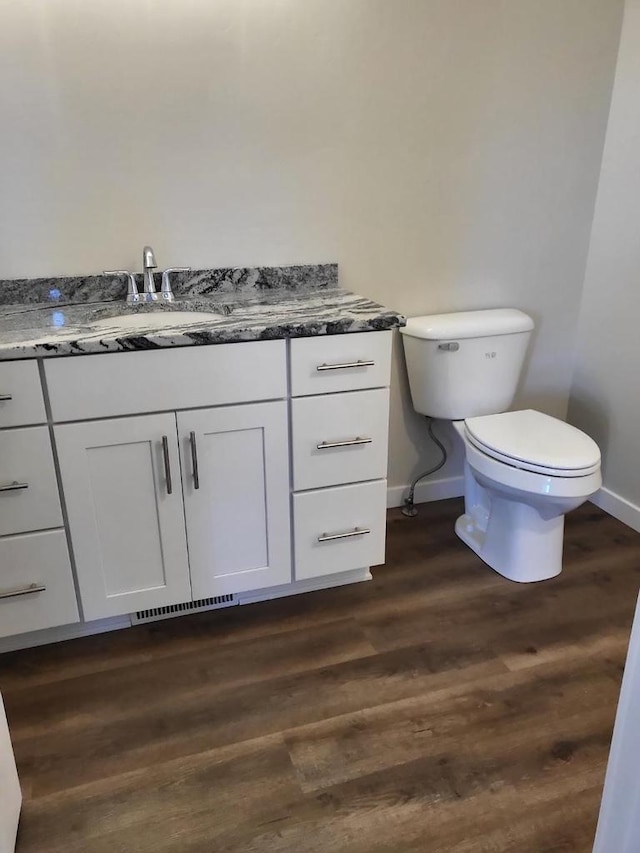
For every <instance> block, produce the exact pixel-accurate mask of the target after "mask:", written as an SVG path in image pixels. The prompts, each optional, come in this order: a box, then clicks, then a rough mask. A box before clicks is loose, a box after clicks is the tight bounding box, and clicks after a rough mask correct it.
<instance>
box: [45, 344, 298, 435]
mask: <svg viewBox="0 0 640 853" xmlns="http://www.w3.org/2000/svg"><path fill="white" fill-rule="evenodd" d="M45 375H46V379H47V387H48V390H49V397H50V400H51V409H52V413H53V419H54V421H74V420H84V419H88V418H106V417H116V416H118V415H131V414H142V413H144V412H163V411H171V410H173V409H191V408H197V407H200V406H218V405H225V404H228V403H244V402H249V401H258V400H275V399H279V398H281V397H285V396H286V393H287V368H286V347H285V342H284V341H251V342H248V343H237V344H218V345H214V346H195V347H181V348H177V349H165V350H153V351H149V350H146V351H145V352H129V353H111V354H105V355H93V356H91V355H88V356H84V357H80V356H74V357H68V358H57V359H51V360H49V361H47V362H45Z"/></svg>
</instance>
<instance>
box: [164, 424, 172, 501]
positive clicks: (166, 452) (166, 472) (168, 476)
mask: <svg viewBox="0 0 640 853" xmlns="http://www.w3.org/2000/svg"><path fill="white" fill-rule="evenodd" d="M162 456H163V458H164V478H165V481H166V484H167V494H168V495H170V494H173V482H172V481H171V459H170V458H169V439H168V437H167V436H166V435H163V436H162Z"/></svg>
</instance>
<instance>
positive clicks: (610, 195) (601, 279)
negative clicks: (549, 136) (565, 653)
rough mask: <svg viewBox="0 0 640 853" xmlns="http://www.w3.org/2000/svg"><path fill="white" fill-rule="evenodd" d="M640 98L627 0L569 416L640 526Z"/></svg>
mask: <svg viewBox="0 0 640 853" xmlns="http://www.w3.org/2000/svg"><path fill="white" fill-rule="evenodd" d="M639 104H640V0H627V3H626V8H625V15H624V26H623V30H622V39H621V42H620V55H619V59H618V66H617V70H616V77H615V84H614V90H613V97H612V101H611V115H610V118H609V126H608V130H607V137H606V143H605V149H604V155H603V162H602V174H601V178H600V185H599V189H598V196H597V203H596V209H595V215H594V220H593V231H592V235H591V245H590V249H589V257H588V265H587V272H586V278H585V285H584V294H583V302H582V311H581V315H580V325H579V334H578V345H577V350H576V370H575V377H574V383H573V389H572V394H571V404H570V409H569V417H570V419H571V421H572V422H573V423H575V424H576V425H577V426H579V427H581V428H582V429H584V430H586V431H587V432H589V433H590V434H591V435H593V437H594V438H595V439H596V440H597V441H598V443H599V444H600V447H601V449H602V453H603V472H604V485H605V488H606V491H605V493H604V494H603V496H602V498H601V501H600V502H601V504H602V505H603V506H605V508H607V509H609V510H610V511H612V512H613V513H614V514H616V515H618V517H620V518H622V520H624V521H626V522H627V523H629V524H632V525H633V526H635V527H636V528H638V529H640V454H639V447H640V443H639V428H640V392H639V391H638V374H639V373H640V109H639V106H638V105H639ZM612 493H613V494H612ZM618 497H619V498H620V500H618Z"/></svg>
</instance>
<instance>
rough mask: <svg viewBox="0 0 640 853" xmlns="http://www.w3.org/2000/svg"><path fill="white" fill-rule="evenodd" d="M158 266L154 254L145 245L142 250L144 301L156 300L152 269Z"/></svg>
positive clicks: (149, 247)
mask: <svg viewBox="0 0 640 853" xmlns="http://www.w3.org/2000/svg"><path fill="white" fill-rule="evenodd" d="M157 266H158V264H157V263H156V256H155V255H154V254H153V249H152V248H151V246H145V247H144V249H143V250H142V278H143V281H144V300H145V302H156V301H157V299H158V294H157V293H156V284H155V281H154V280H153V271H154V269H155V268H156V267H157Z"/></svg>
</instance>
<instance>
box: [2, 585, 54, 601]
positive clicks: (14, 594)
mask: <svg viewBox="0 0 640 853" xmlns="http://www.w3.org/2000/svg"><path fill="white" fill-rule="evenodd" d="M46 589H47V588H46V586H44V584H41V583H32V584H29V586H24V587H20V589H9V590H7V592H0V599H3V598H18V596H19V595H32V594H33V593H34V592H45V591H46Z"/></svg>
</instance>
